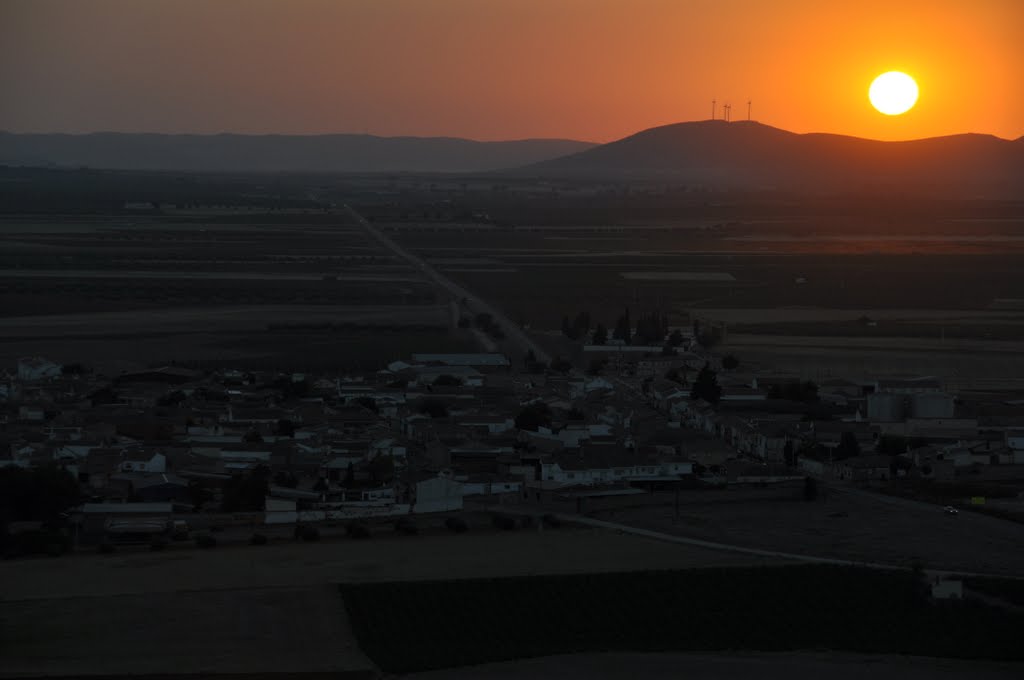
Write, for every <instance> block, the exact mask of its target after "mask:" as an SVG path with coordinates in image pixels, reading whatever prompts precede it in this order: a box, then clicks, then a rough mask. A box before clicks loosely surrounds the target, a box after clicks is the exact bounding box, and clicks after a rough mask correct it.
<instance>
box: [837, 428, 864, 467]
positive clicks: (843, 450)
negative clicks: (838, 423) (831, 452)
mask: <svg viewBox="0 0 1024 680" xmlns="http://www.w3.org/2000/svg"><path fill="white" fill-rule="evenodd" d="M858 455H860V442H858V441H857V436H856V435H855V434H853V432H850V431H846V432H844V433H843V434H842V436H840V438H839V446H837V447H836V452H835V457H836V460H843V459H844V458H852V457H853V456H858Z"/></svg>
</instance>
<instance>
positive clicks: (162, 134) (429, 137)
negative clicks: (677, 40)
mask: <svg viewBox="0 0 1024 680" xmlns="http://www.w3.org/2000/svg"><path fill="white" fill-rule="evenodd" d="M695 123H721V124H728V125H741V124H756V125H761V126H763V127H768V128H773V129H776V130H782V131H784V132H788V133H790V134H793V135H832V136H836V137H849V138H852V139H863V140H867V141H874V142H885V143H899V142H914V141H924V140H929V139H941V138H944V137H959V136H964V135H978V136H987V137H994V138H996V139H999V140H1002V141H1006V142H1016V141H1019V140H1021V139H1024V132H1022V133H1021V134H1020V135H1018V136H1016V137H1001V136H999V135H997V134H995V133H992V132H978V131H965V132H951V133H948V134H943V135H932V136H930V137H908V138H906V139H878V138H875V137H861V136H858V135H851V134H846V133H842V132H825V131H811V132H796V131H794V130H789V129H786V128H784V127H779V126H777V125H771V124H769V123H764V122H762V121H759V120H746V119H743V120H731V121H727V120H724V119H722V118H703V119H699V120H681V121H676V122H674V123H663V124H660V125H652V126H650V127H645V128H641V129H638V130H636V131H634V132H631V133H629V134H626V135H624V136H622V137H615V138H613V139H609V140H607V141H594V140H590V139H580V138H577V137H565V136H563V137H513V138H502V139H479V138H475V137H463V136H459V135H457V134H437V135H426V134H378V133H374V132H340V131H339V132H233V131H228V130H222V131H219V132H156V131H139V130H135V131H125V130H90V131H88V132H63V131H49V132H24V131H16V130H7V129H0V134H7V135H21V136H31V135H36V136H57V135H60V136H66V137H88V136H92V135H126V136H128V135H147V136H154V137H372V138H375V139H424V140H455V141H466V142H475V143H478V144H503V143H514V142H578V143H583V144H593V145H595V146H600V145H603V144H611V143H613V142H617V141H620V140H623V139H628V138H629V137H632V136H634V135H637V134H640V133H642V132H646V131H648V130H657V129H660V128H665V127H672V126H674V125H687V124H695Z"/></svg>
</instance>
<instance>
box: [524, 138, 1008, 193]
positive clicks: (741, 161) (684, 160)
mask: <svg viewBox="0 0 1024 680" xmlns="http://www.w3.org/2000/svg"><path fill="white" fill-rule="evenodd" d="M522 171H523V172H524V173H525V174H534V175H538V176H563V177H589V178H607V179H617V180H622V179H629V178H637V179H640V178H648V179H654V178H666V179H668V178H671V179H674V180H681V181H689V182H697V183H706V184H709V185H724V186H744V187H750V188H791V189H799V188H803V189H818V188H837V187H847V188H852V189H856V188H865V187H874V188H878V187H886V186H893V187H911V186H916V187H921V188H927V187H932V188H944V187H950V186H956V187H960V188H963V189H966V190H970V191H984V192H989V193H992V192H995V193H998V194H1001V195H1014V196H1016V195H1019V194H1020V193H1021V189H1022V188H1024V143H1022V142H1021V140H1019V139H1018V140H1014V141H1011V140H1005V139H1000V138H998V137H993V136H991V135H981V134H961V135H952V136H947V137H933V138H929V139H919V140H913V141H901V142H883V141H877V140H870V139H861V138H858V137H848V136H843V135H834V134H823V133H811V134H797V133H793V132H788V131H786V130H781V129H779V128H775V127H771V126H768V125H763V124H760V123H757V122H751V121H742V122H725V121H721V120H716V121H710V120H709V121H698V122H688V123H676V124H673V125H665V126H662V127H656V128H651V129H648V130H644V131H642V132H638V133H636V134H634V135H631V136H629V137H626V138H624V139H620V140H618V141H615V142H611V143H609V144H603V145H601V146H597V147H594V148H592V149H588V150H585V151H581V152H578V153H575V154H571V155H568V156H565V157H563V158H557V159H553V160H549V161H544V162H541V163H537V164H535V165H533V166H530V167H528V168H523V169H522Z"/></svg>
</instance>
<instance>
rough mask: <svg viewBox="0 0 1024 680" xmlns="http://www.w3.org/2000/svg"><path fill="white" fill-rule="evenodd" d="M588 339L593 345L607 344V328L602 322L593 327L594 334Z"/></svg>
mask: <svg viewBox="0 0 1024 680" xmlns="http://www.w3.org/2000/svg"><path fill="white" fill-rule="evenodd" d="M590 341H591V342H592V343H594V344H595V345H606V344H608V329H607V328H605V327H604V324H600V323H599V324H597V328H595V329H594V334H593V336H591V338H590Z"/></svg>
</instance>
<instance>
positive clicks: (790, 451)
mask: <svg viewBox="0 0 1024 680" xmlns="http://www.w3.org/2000/svg"><path fill="white" fill-rule="evenodd" d="M782 460H784V461H785V462H786V465H788V466H789V467H796V464H797V456H796V450H795V447H794V446H793V440H792V439H787V440H786V445H785V446H784V447H783V449H782Z"/></svg>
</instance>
